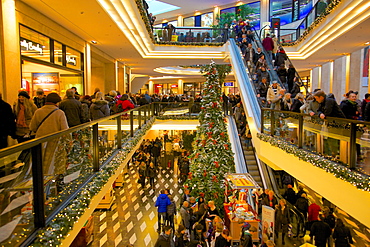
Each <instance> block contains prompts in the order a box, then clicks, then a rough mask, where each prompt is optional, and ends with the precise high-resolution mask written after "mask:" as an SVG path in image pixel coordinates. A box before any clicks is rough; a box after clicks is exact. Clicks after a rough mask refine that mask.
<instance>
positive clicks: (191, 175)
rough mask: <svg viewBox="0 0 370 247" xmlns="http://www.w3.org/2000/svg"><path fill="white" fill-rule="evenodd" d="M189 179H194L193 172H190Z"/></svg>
mask: <svg viewBox="0 0 370 247" xmlns="http://www.w3.org/2000/svg"><path fill="white" fill-rule="evenodd" d="M188 179H190V180H191V179H193V174H192V173H191V172H189V175H188Z"/></svg>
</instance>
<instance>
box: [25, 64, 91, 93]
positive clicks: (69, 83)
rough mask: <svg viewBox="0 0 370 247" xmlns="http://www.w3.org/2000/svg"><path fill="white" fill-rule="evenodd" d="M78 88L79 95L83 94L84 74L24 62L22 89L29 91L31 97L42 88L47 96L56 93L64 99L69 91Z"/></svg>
mask: <svg viewBox="0 0 370 247" xmlns="http://www.w3.org/2000/svg"><path fill="white" fill-rule="evenodd" d="M71 87H76V88H77V92H79V94H81V95H82V94H83V92H84V88H83V75H82V72H73V71H70V70H64V69H59V68H54V67H51V66H47V65H42V64H38V63H34V62H30V61H27V60H23V61H22V85H21V88H22V89H24V90H26V91H28V92H29V94H30V96H31V97H33V96H36V90H37V89H38V88H41V89H43V90H44V92H45V94H49V93H51V92H55V93H58V94H60V95H61V96H62V97H63V96H64V94H65V91H66V90H67V89H70V88H71Z"/></svg>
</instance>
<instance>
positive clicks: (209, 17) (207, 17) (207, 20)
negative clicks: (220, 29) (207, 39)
mask: <svg viewBox="0 0 370 247" xmlns="http://www.w3.org/2000/svg"><path fill="white" fill-rule="evenodd" d="M201 20H202V27H211V26H212V25H213V13H212V12H209V13H205V14H203V15H202V16H201Z"/></svg>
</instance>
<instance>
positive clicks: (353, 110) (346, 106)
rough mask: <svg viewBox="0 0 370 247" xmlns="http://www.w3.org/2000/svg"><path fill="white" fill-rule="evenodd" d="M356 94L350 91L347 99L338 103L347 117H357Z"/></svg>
mask: <svg viewBox="0 0 370 247" xmlns="http://www.w3.org/2000/svg"><path fill="white" fill-rule="evenodd" d="M356 98H357V95H356V94H355V93H350V94H349V95H348V99H347V100H343V101H342V102H341V103H340V109H341V110H342V112H343V113H344V115H345V116H346V118H348V119H355V120H356V119H358V117H359V112H358V111H357V102H356Z"/></svg>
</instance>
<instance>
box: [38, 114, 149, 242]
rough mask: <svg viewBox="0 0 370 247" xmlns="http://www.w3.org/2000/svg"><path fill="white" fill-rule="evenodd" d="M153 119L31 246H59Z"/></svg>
mask: <svg viewBox="0 0 370 247" xmlns="http://www.w3.org/2000/svg"><path fill="white" fill-rule="evenodd" d="M154 121H155V118H153V119H152V120H150V121H148V123H147V124H146V125H144V126H142V128H141V129H140V130H138V131H137V132H136V133H135V136H134V137H132V138H130V139H129V140H128V142H127V143H125V144H124V146H123V147H122V149H121V150H120V151H119V152H118V154H117V155H116V156H115V157H114V158H113V160H112V161H111V162H110V163H109V164H107V165H106V166H104V167H103V168H101V170H100V171H99V173H98V174H97V176H96V177H95V178H94V179H93V180H92V181H91V182H90V183H88V184H87V185H86V186H85V187H84V189H82V190H81V192H80V193H79V194H78V195H77V196H76V198H75V199H73V200H72V201H71V203H70V204H69V205H68V206H67V207H66V208H64V209H63V210H62V211H61V212H60V213H59V214H57V215H56V216H55V218H54V219H53V220H52V222H51V223H50V224H49V225H48V226H47V227H46V228H45V229H43V230H41V231H40V232H39V234H38V236H37V239H36V240H35V242H34V243H33V244H32V245H31V246H34V247H41V246H59V245H60V244H61V243H62V240H63V239H64V238H65V237H66V236H67V235H68V233H69V232H70V231H71V230H72V229H73V226H74V224H75V223H76V222H77V221H78V219H79V218H80V217H81V216H82V215H83V214H84V213H85V211H86V210H87V209H88V207H89V204H90V202H91V199H92V198H93V197H94V196H95V195H97V194H98V193H99V192H100V190H101V189H102V187H103V186H104V185H105V184H106V183H107V182H108V180H109V179H110V177H111V176H112V175H114V174H115V172H116V170H117V168H118V167H119V166H120V165H121V163H122V161H123V160H124V159H125V158H126V157H127V155H128V154H129V153H130V152H131V151H132V150H133V148H134V147H135V146H136V145H137V144H138V142H139V141H140V140H141V138H142V137H143V136H144V135H145V134H146V132H147V131H148V130H149V129H150V128H151V127H152V125H153V123H154Z"/></svg>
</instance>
